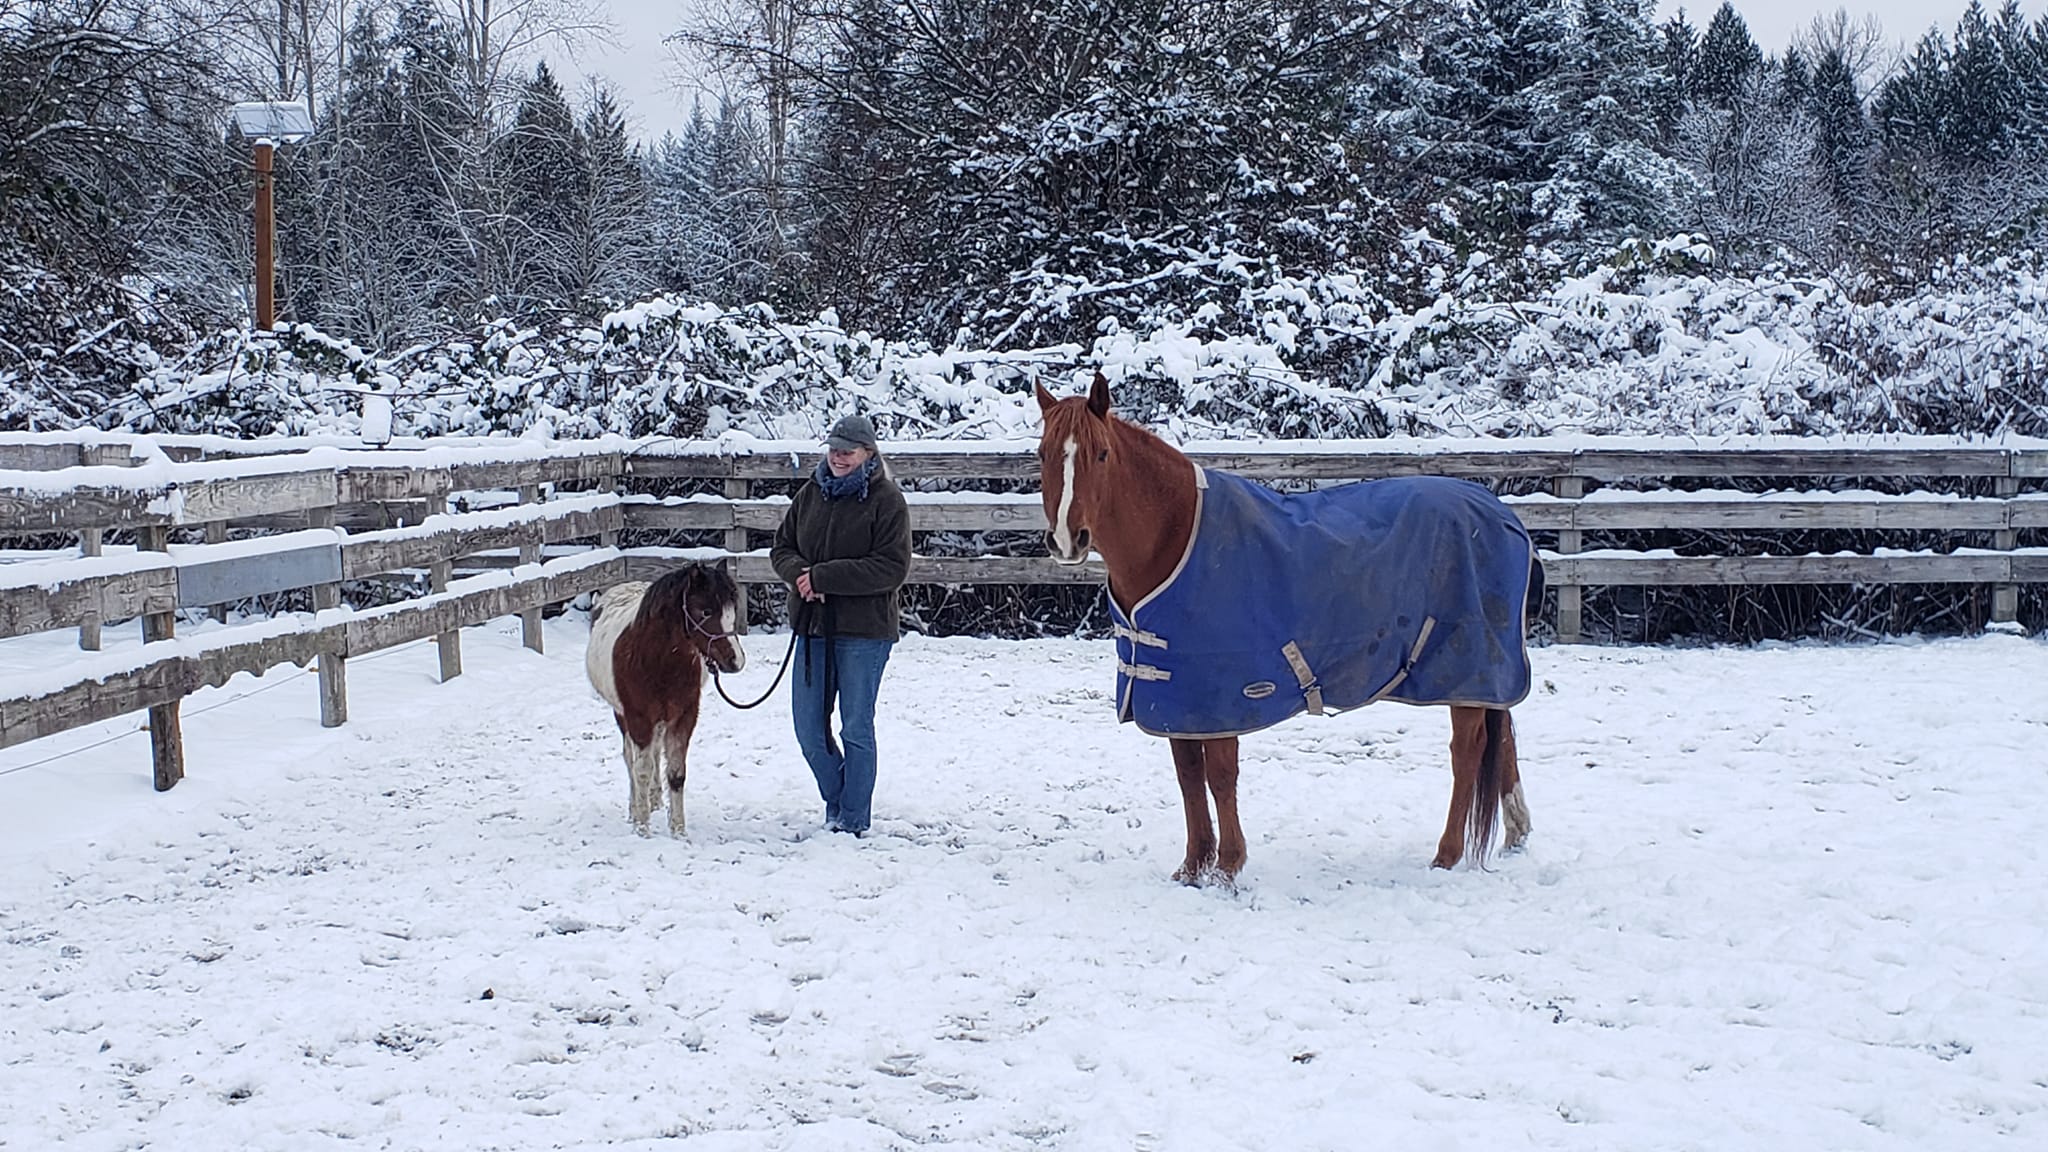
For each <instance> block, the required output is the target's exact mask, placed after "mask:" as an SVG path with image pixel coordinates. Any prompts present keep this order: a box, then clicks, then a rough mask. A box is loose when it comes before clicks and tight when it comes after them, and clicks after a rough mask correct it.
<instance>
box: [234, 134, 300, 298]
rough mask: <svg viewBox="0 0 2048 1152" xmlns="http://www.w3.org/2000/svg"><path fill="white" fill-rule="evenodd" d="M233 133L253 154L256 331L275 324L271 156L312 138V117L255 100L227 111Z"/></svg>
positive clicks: (273, 169) (272, 157)
mask: <svg viewBox="0 0 2048 1152" xmlns="http://www.w3.org/2000/svg"><path fill="white" fill-rule="evenodd" d="M228 115H229V117H230V118H232V119H233V121H234V125H235V131H236V132H237V133H239V134H240V135H241V136H242V138H243V139H245V140H247V141H249V143H250V145H251V146H252V147H253V148H254V150H255V170H256V330H257V331H259V332H268V331H270V329H271V327H272V326H273V325H275V324H276V323H277V211H276V200H275V197H274V187H273V185H274V181H275V176H274V171H275V165H274V160H275V154H276V151H277V146H278V145H279V144H296V143H298V142H299V141H301V140H304V139H306V138H307V137H309V136H311V135H312V134H313V117H312V116H311V115H309V114H308V113H307V112H306V106H305V105H303V104H292V103H284V102H277V101H267V100H258V101H251V102H248V103H243V104H236V105H234V106H233V107H231V108H229V109H228Z"/></svg>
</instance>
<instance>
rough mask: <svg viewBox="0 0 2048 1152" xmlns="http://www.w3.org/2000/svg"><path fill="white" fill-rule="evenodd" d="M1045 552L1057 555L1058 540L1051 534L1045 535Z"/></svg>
mask: <svg viewBox="0 0 2048 1152" xmlns="http://www.w3.org/2000/svg"><path fill="white" fill-rule="evenodd" d="M1045 550H1046V551H1047V552H1051V553H1053V554H1054V555H1058V554H1059V550H1060V549H1059V540H1058V538H1057V537H1055V536H1054V535H1053V534H1052V533H1051V532H1047V533H1046V534H1045Z"/></svg>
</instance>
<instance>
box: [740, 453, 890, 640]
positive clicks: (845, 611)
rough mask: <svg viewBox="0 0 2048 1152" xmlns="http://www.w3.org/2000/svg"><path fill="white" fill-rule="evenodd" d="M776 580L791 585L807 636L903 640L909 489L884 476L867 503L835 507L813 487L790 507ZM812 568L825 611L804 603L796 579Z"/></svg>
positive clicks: (878, 475)
mask: <svg viewBox="0 0 2048 1152" xmlns="http://www.w3.org/2000/svg"><path fill="white" fill-rule="evenodd" d="M769 559H770V561H771V562H773V563H774V565H775V574H776V575H778V576H780V577H782V580H783V583H785V584H788V585H789V586H790V604H791V614H790V615H791V622H792V626H793V627H795V628H796V630H797V631H798V632H800V633H802V634H804V635H807V636H859V637H866V638H872V639H881V640H895V639H899V638H900V637H901V636H902V634H903V613H902V593H901V591H900V590H901V589H902V587H903V581H904V580H905V579H906V578H908V577H909V575H910V512H909V509H907V508H906V507H904V503H903V490H902V489H900V488H898V487H896V482H895V481H893V480H891V479H889V476H888V469H886V468H882V469H877V470H876V472H875V475H874V476H873V477H871V478H870V479H869V480H868V495H867V499H865V500H859V499H855V498H853V497H851V496H849V497H845V498H843V499H839V500H827V499H825V494H824V493H823V492H821V491H819V490H818V485H817V482H816V481H814V480H807V481H805V482H804V486H803V487H802V488H800V489H798V490H797V494H796V496H795V497H794V498H793V499H791V500H790V503H789V511H788V512H787V513H785V514H784V515H783V517H782V525H781V526H780V527H778V528H777V529H776V530H775V549H774V551H773V552H771V553H770V554H769ZM806 568H808V569H810V572H811V588H812V589H813V590H815V591H817V592H820V593H822V594H823V595H824V597H825V602H824V603H823V604H816V603H806V602H804V601H802V600H800V599H797V596H796V578H797V577H798V576H800V575H802V574H803V572H804V570H805V569H806Z"/></svg>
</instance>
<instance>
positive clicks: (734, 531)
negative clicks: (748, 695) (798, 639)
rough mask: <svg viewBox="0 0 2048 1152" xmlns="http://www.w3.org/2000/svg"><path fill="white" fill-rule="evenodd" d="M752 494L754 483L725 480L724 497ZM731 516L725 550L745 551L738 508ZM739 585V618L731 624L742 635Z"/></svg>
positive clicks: (743, 603)
mask: <svg viewBox="0 0 2048 1152" xmlns="http://www.w3.org/2000/svg"><path fill="white" fill-rule="evenodd" d="M753 494H754V485H753V483H752V482H751V481H748V480H742V479H739V478H737V477H734V478H731V479H728V480H726V482H725V498H726V499H727V500H745V499H746V498H748V497H749V496H752V495H753ZM733 518H734V523H733V526H732V527H730V528H728V529H726V530H725V550H726V551H728V552H745V551H746V550H747V530H746V529H745V528H743V527H741V526H740V525H739V523H738V518H739V510H738V509H734V510H733ZM739 587H740V610H739V612H738V617H739V619H738V620H737V621H736V622H735V623H734V624H733V627H734V628H736V629H738V630H739V633H740V635H742V636H744V635H746V633H747V601H748V596H747V586H746V585H745V584H742V585H740V586H739Z"/></svg>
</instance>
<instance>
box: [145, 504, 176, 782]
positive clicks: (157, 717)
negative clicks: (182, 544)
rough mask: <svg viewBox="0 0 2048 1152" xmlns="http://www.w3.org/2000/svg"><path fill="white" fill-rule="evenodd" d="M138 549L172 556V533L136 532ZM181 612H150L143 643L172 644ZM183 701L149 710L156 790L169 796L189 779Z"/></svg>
mask: <svg viewBox="0 0 2048 1152" xmlns="http://www.w3.org/2000/svg"><path fill="white" fill-rule="evenodd" d="M136 536H137V539H136V546H137V547H138V548H140V549H141V550H142V551H144V552H168V551H170V548H171V530H170V528H169V527H167V526H165V525H162V524H153V525H150V526H148V527H145V528H140V529H137V531H136ZM177 623H178V614H177V612H176V611H175V610H174V611H170V612H149V613H145V614H144V615H143V617H142V642H143V643H144V644H149V643H153V642H155V641H158V640H169V639H170V638H171V637H172V636H173V635H174V634H175V633H176V632H177ZM179 703H180V702H179V701H177V700H173V701H171V702H170V703H168V704H155V705H151V707H150V709H149V758H150V763H151V766H152V768H153V770H154V773H153V774H154V776H155V778H156V790H157V791H159V792H168V791H170V790H171V788H172V787H173V786H175V785H176V784H177V783H178V781H180V780H183V779H184V778H185V733H184V725H183V722H182V721H180V720H179V718H178V705H179Z"/></svg>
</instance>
